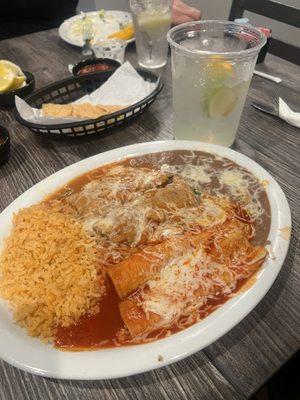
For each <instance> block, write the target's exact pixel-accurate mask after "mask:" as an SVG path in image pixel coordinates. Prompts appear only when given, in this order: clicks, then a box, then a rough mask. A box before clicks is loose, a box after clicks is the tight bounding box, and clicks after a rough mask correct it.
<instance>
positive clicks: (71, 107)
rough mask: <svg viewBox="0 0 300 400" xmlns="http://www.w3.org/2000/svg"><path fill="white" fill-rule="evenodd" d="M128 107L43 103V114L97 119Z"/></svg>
mask: <svg viewBox="0 0 300 400" xmlns="http://www.w3.org/2000/svg"><path fill="white" fill-rule="evenodd" d="M123 108H126V106H114V105H105V106H102V105H99V104H98V105H93V104H91V103H82V104H52V103H47V104H43V106H42V112H43V115H45V116H49V117H75V118H86V119H96V118H100V117H103V116H104V115H109V114H112V113H114V112H117V111H119V110H122V109H123Z"/></svg>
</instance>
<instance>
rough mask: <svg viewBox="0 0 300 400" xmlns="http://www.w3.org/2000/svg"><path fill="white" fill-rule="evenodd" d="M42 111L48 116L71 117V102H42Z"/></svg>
mask: <svg viewBox="0 0 300 400" xmlns="http://www.w3.org/2000/svg"><path fill="white" fill-rule="evenodd" d="M42 112H43V115H45V116H48V117H71V116H72V104H53V103H48V104H43V106H42Z"/></svg>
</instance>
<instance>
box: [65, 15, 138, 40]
mask: <svg viewBox="0 0 300 400" xmlns="http://www.w3.org/2000/svg"><path fill="white" fill-rule="evenodd" d="M84 16H86V19H85V21H87V22H89V23H90V24H91V26H92V31H93V34H94V35H93V39H92V43H96V42H97V41H99V40H103V39H110V38H117V39H124V40H126V41H127V43H131V42H133V41H134V33H133V25H132V16H131V14H130V13H128V12H125V11H114V10H100V11H90V12H87V13H82V14H78V15H74V17H71V18H68V19H66V20H65V21H64V22H63V23H62V24H61V25H60V27H59V29H58V33H59V36H60V37H61V39H63V40H64V41H65V42H67V43H69V44H72V45H74V46H78V47H82V46H83V45H84V41H83V38H82V30H83V24H84V22H83V17H84Z"/></svg>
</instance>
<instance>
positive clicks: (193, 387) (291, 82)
mask: <svg viewBox="0 0 300 400" xmlns="http://www.w3.org/2000/svg"><path fill="white" fill-rule="evenodd" d="M0 54H1V57H0V58H3V59H9V60H11V61H14V62H16V63H17V64H19V65H20V66H21V67H22V69H24V70H28V71H31V72H32V73H33V74H34V76H35V78H36V86H37V88H39V87H42V86H43V85H46V84H49V83H51V82H54V81H56V80H59V79H61V78H63V77H67V76H68V75H69V72H68V64H69V63H76V62H78V61H79V59H80V53H79V50H78V49H76V48H73V47H71V46H69V45H67V44H66V43H64V42H62V41H61V40H60V39H59V37H58V35H57V32H56V31H55V30H53V31H45V32H40V33H35V34H31V35H27V36H23V37H18V38H13V39H8V40H5V41H2V42H0ZM126 56H127V59H129V60H130V61H131V62H132V64H133V65H137V64H136V55H135V48H134V44H133V45H130V46H128V48H127V53H126ZM259 69H261V70H263V71H265V72H269V73H270V74H274V75H277V76H281V77H282V78H283V82H282V84H280V85H276V84H275V83H272V82H269V81H265V80H263V79H262V78H260V77H254V78H253V80H252V83H251V88H250V91H249V95H248V98H247V102H246V106H245V109H244V112H243V115H242V120H241V123H240V126H239V130H238V138H237V140H236V143H235V144H234V146H233V147H234V148H235V149H236V150H237V151H240V152H242V153H244V154H246V155H247V156H249V157H250V158H252V159H254V160H255V161H257V162H258V163H259V164H260V165H261V166H262V167H264V168H265V169H266V170H267V171H269V172H270V173H271V174H272V175H273V176H274V177H275V179H276V180H277V181H278V183H279V184H280V185H281V187H282V189H283V190H284V192H285V194H286V196H287V198H288V201H289V204H290V207H291V210H292V217H293V233H292V240H291V245H290V249H289V252H288V255H287V258H286V261H285V263H284V266H283V268H282V271H281V273H280V275H279V277H278V278H277V280H276V282H275V283H274V285H273V287H272V288H271V289H270V291H269V292H268V294H267V295H266V296H265V298H264V299H263V300H262V301H261V302H260V303H259V305H258V306H257V307H256V308H255V309H254V310H253V311H252V312H251V313H250V314H249V315H248V316H247V317H246V318H245V319H244V320H243V321H242V322H241V323H240V324H238V325H237V326H236V327H235V328H233V329H232V330H231V331H230V332H228V333H227V334H226V335H225V336H223V337H222V338H221V339H219V340H218V341H217V342H215V343H214V344H212V345H210V346H209V347H207V348H206V349H204V350H203V351H200V352H198V353H197V354H195V355H193V356H191V357H189V358H187V359H185V360H183V361H180V362H178V363H176V364H173V365H171V366H169V367H165V368H161V369H159V370H156V371H152V372H149V373H144V374H141V375H137V376H134V377H130V378H124V379H116V380H111V381H90V382H86V381H78V382H76V381H73V382H72V381H59V380H54V379H46V378H42V377H38V376H34V375H31V374H28V373H24V372H22V371H20V370H17V369H16V368H14V367H11V366H10V365H8V364H6V363H4V362H1V361H0V400H19V399H28V400H29V399H30V400H37V399H43V400H48V399H49V400H50V399H51V400H53V399H70V400H71V399H72V400H77V399H78V400H79V399H80V400H94V399H95V400H96V399H104V400H105V399H109V400H115V399H116V400H117V399H118V400H119V399H130V400H131V399H172V400H176V399H212V400H214V399H246V398H249V397H250V396H251V395H252V394H253V393H254V392H255V391H256V390H257V389H258V388H259V387H260V386H261V385H262V384H263V383H264V382H265V381H266V380H267V379H269V378H270V376H271V375H272V374H274V372H275V371H276V370H277V369H278V368H279V367H280V366H281V365H282V364H283V363H285V362H286V361H287V360H288V359H289V358H290V357H291V356H292V355H293V354H294V353H295V352H296V351H297V350H298V349H299V345H300V325H299V321H300V293H299V282H300V279H299V275H300V268H299V264H300V256H299V231H300V198H299V189H300V166H299V164H300V154H299V153H300V129H296V128H294V127H292V126H289V125H287V124H286V123H284V122H282V121H281V120H279V119H276V118H274V117H271V116H268V115H265V114H262V113H259V112H258V111H256V110H254V109H253V108H252V107H251V104H250V103H251V101H253V100H265V101H275V98H276V97H278V95H280V96H282V97H283V98H284V99H285V100H286V101H288V103H289V105H290V106H291V107H292V108H293V107H294V108H296V107H298V110H299V98H300V69H299V67H297V66H295V65H293V64H290V63H287V62H285V61H283V60H281V59H279V58H276V57H274V56H270V55H268V56H267V58H266V61H265V64H264V65H262V66H260V67H259ZM159 73H160V74H161V76H162V78H163V80H164V82H165V88H164V90H163V92H162V93H161V94H160V96H159V97H158V99H157V101H156V102H155V103H154V104H153V105H152V106H151V108H150V109H149V110H148V111H146V112H145V113H144V114H143V115H142V116H141V117H139V118H138V119H137V120H135V121H134V122H133V123H132V124H130V125H128V126H127V127H124V128H121V129H119V130H116V131H114V132H111V133H109V134H103V135H99V136H97V137H95V138H86V139H80V140H75V141H70V140H69V141H60V142H57V141H56V142H55V141H49V140H45V139H41V138H39V137H36V136H35V135H33V134H32V133H31V132H30V131H29V130H28V129H27V128H25V127H23V126H21V125H19V124H18V123H17V121H16V120H15V118H14V115H13V112H12V111H11V110H4V109H2V110H1V109H0V124H1V125H4V126H6V127H7V128H8V129H9V131H10V133H11V138H12V149H11V158H10V161H9V162H8V163H7V164H6V165H5V166H2V167H1V168H0V194H1V196H0V212H1V211H2V210H3V209H4V208H5V207H6V206H8V205H9V204H10V202H11V201H12V200H14V199H15V198H16V197H18V196H19V195H20V194H21V193H23V192H24V191H25V190H27V189H28V188H30V187H31V186H32V185H33V184H35V183H37V182H39V181H40V180H41V179H43V178H45V177H47V176H49V175H50V174H52V173H54V172H56V171H58V170H59V169H61V168H63V167H65V166H67V165H70V164H72V163H74V162H76V161H79V160H81V159H83V158H85V157H89V156H92V155H94V154H97V153H100V152H103V151H106V150H110V149H113V148H116V147H120V146H124V145H128V144H133V143H137V142H146V141H153V140H161V139H171V138H172V106H171V72H170V65H169V63H168V65H167V67H165V68H163V69H161V70H160V71H159Z"/></svg>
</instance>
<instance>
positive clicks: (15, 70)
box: [0, 60, 24, 76]
mask: <svg viewBox="0 0 300 400" xmlns="http://www.w3.org/2000/svg"><path fill="white" fill-rule="evenodd" d="M0 65H3V66H4V67H6V68H8V69H10V70H11V71H12V72H13V73H14V74H15V75H23V76H24V74H23V72H22V70H21V68H20V67H19V66H18V65H16V64H14V63H13V62H11V61H8V60H0Z"/></svg>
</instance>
